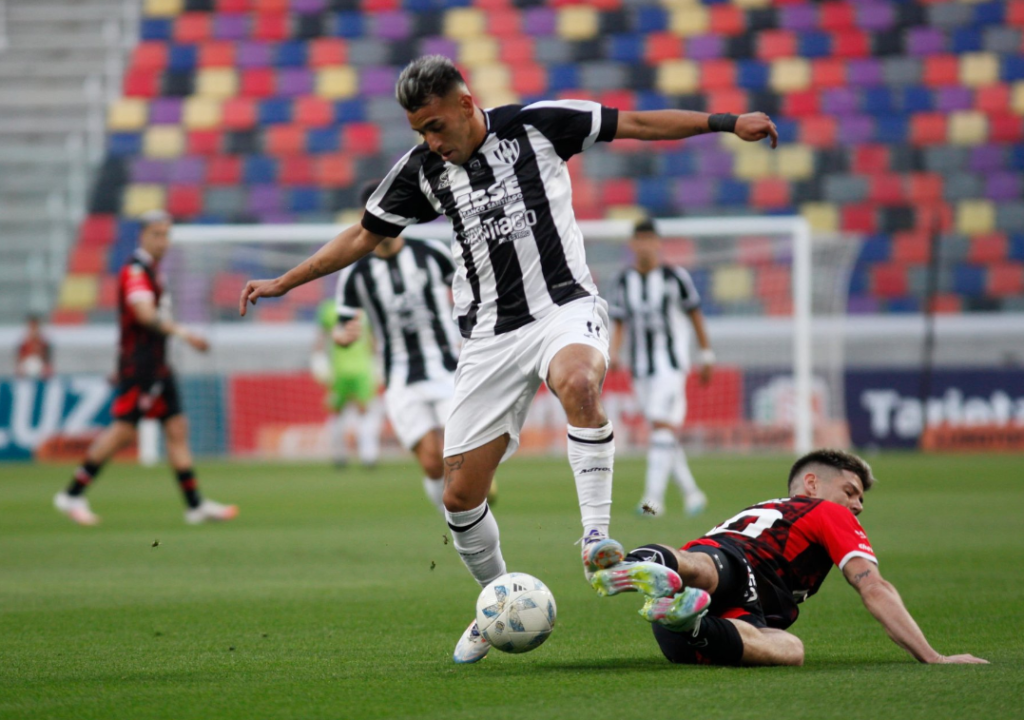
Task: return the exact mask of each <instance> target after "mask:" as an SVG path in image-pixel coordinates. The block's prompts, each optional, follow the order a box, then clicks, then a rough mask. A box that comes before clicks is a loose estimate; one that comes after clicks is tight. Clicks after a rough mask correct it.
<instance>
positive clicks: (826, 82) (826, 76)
mask: <svg viewBox="0 0 1024 720" xmlns="http://www.w3.org/2000/svg"><path fill="white" fill-rule="evenodd" d="M846 67H847V66H846V61H845V60H843V59H841V58H817V59H815V60H812V61H811V86H812V87H814V88H815V89H819V90H820V89H822V88H837V87H846Z"/></svg>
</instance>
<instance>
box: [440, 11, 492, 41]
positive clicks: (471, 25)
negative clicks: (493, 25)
mask: <svg viewBox="0 0 1024 720" xmlns="http://www.w3.org/2000/svg"><path fill="white" fill-rule="evenodd" d="M444 34H445V36H446V37H450V38H452V39H454V40H471V39H473V38H475V37H481V36H483V35H486V34H487V18H486V16H485V15H484V14H483V13H482V12H481V11H480V10H478V9H477V8H453V9H451V10H449V11H448V12H447V13H445V16H444Z"/></svg>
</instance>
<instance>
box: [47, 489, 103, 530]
mask: <svg viewBox="0 0 1024 720" xmlns="http://www.w3.org/2000/svg"><path fill="white" fill-rule="evenodd" d="M53 506H54V507H55V508H57V510H59V511H60V512H62V513H64V514H65V515H67V516H68V517H69V518H71V519H72V520H74V521H75V522H76V523H78V524H79V525H98V524H99V522H100V517H99V515H96V514H95V513H94V512H93V511H92V509H91V508H90V507H89V501H88V500H86V499H85V497H84V496H82V495H77V496H75V495H68V494H67V493H66V492H59V493H57V494H56V495H54V496H53Z"/></svg>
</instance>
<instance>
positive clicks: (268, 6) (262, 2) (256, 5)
mask: <svg viewBox="0 0 1024 720" xmlns="http://www.w3.org/2000/svg"><path fill="white" fill-rule="evenodd" d="M249 5H250V7H251V8H252V9H253V10H255V11H256V12H258V13H265V14H270V15H275V14H280V13H286V12H288V6H289V0H249Z"/></svg>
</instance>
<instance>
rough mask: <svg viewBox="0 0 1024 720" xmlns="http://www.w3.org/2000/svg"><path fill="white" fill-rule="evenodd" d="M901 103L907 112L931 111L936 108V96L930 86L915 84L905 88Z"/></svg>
mask: <svg viewBox="0 0 1024 720" xmlns="http://www.w3.org/2000/svg"><path fill="white" fill-rule="evenodd" d="M900 105H901V107H902V110H903V112H905V113H907V114H913V113H919V112H930V111H932V110H934V109H935V98H934V96H933V94H932V91H931V89H930V88H926V87H923V86H920V85H913V86H911V87H906V88H903V92H902V98H901V103H900Z"/></svg>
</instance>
